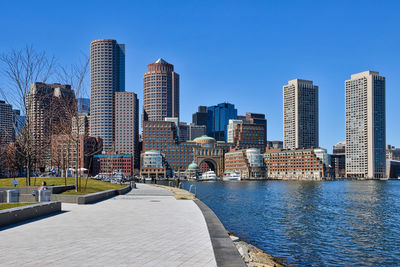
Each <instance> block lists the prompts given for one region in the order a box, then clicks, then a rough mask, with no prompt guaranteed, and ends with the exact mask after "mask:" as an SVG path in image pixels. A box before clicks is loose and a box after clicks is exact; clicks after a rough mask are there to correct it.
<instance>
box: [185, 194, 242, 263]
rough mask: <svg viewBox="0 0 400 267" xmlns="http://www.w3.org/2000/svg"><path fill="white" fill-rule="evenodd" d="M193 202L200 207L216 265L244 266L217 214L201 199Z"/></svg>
mask: <svg viewBox="0 0 400 267" xmlns="http://www.w3.org/2000/svg"><path fill="white" fill-rule="evenodd" d="M193 201H194V203H196V204H197V206H198V207H199V208H200V210H201V212H202V213H203V216H204V219H205V220H206V224H207V228H208V232H209V234H210V238H211V244H212V246H213V249H214V255H215V261H216V262H217V266H218V267H224V266H226V267H228V266H229V267H236V266H237V267H246V266H247V265H246V264H245V263H244V261H243V259H242V257H241V256H240V254H239V251H238V250H237V249H236V246H235V245H234V244H233V242H232V240H231V238H230V237H229V235H228V232H227V231H226V229H225V227H224V225H223V224H222V223H221V221H220V220H219V219H218V217H217V215H215V213H214V212H213V211H212V210H211V209H210V208H209V207H208V206H207V205H206V204H204V203H203V202H202V201H201V200H198V199H195V200H193Z"/></svg>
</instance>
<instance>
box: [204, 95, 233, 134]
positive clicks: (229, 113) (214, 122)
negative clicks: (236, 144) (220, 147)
mask: <svg viewBox="0 0 400 267" xmlns="http://www.w3.org/2000/svg"><path fill="white" fill-rule="evenodd" d="M207 112H208V114H207V135H208V136H210V137H213V138H215V140H217V141H226V138H227V132H228V124H229V120H230V119H237V109H236V108H235V105H233V104H230V103H221V104H218V105H215V106H211V107H208V108H207Z"/></svg>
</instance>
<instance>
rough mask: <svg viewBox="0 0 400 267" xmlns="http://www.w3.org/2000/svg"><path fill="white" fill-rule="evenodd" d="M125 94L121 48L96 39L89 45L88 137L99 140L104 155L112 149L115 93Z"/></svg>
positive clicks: (105, 40)
mask: <svg viewBox="0 0 400 267" xmlns="http://www.w3.org/2000/svg"><path fill="white" fill-rule="evenodd" d="M124 91H125V45H124V44H118V43H117V41H115V40H110V39H99V40H94V41H92V42H91V43H90V136H93V137H100V138H101V139H103V148H104V150H105V151H112V150H113V149H114V144H113V141H114V136H113V127H114V120H113V115H114V110H113V97H114V93H115V92H124Z"/></svg>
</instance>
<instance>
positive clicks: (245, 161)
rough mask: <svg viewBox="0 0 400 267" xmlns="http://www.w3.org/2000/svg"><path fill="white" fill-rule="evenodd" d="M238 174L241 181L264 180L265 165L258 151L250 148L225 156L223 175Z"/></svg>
mask: <svg viewBox="0 0 400 267" xmlns="http://www.w3.org/2000/svg"><path fill="white" fill-rule="evenodd" d="M233 171H236V172H239V173H240V177H241V178H242V179H264V178H265V175H266V172H265V164H264V160H263V154H261V153H260V150H259V149H256V148H250V149H243V150H237V151H232V152H228V153H226V154H225V173H229V172H233Z"/></svg>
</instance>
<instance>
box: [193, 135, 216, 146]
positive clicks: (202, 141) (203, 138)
mask: <svg viewBox="0 0 400 267" xmlns="http://www.w3.org/2000/svg"><path fill="white" fill-rule="evenodd" d="M193 142H195V143H198V144H214V143H215V142H216V141H215V139H214V138H212V137H209V136H207V135H203V136H200V137H197V138H195V139H194V140H193Z"/></svg>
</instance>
